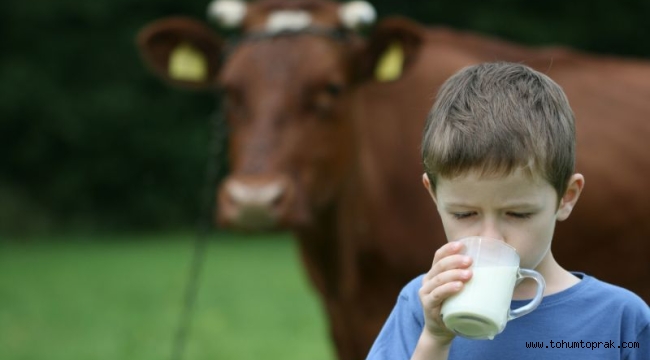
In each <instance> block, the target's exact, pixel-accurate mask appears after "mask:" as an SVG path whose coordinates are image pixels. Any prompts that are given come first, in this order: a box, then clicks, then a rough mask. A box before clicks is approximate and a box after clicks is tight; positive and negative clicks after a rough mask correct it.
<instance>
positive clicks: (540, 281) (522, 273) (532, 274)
mask: <svg viewBox="0 0 650 360" xmlns="http://www.w3.org/2000/svg"><path fill="white" fill-rule="evenodd" d="M517 277H518V279H517V280H518V281H517V282H519V280H520V279H524V278H531V279H533V280H535V282H537V292H536V293H535V297H534V298H533V299H532V300H531V301H530V302H529V303H528V304H526V305H524V306H522V307H520V308H517V309H514V310H510V312H509V313H508V321H510V320H512V319H516V318H518V317H520V316H524V315H526V314H528V313H529V312H531V311H533V310H535V309H536V308H537V306H538V305H539V304H540V303H541V302H542V297H543V294H544V289H545V288H546V281H544V277H543V276H542V274H540V273H538V272H537V271H535V270H530V269H519V272H518V276H517Z"/></svg>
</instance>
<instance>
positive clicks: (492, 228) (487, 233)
mask: <svg viewBox="0 0 650 360" xmlns="http://www.w3.org/2000/svg"><path fill="white" fill-rule="evenodd" d="M480 236H482V237H488V238H492V239H495V240H501V241H505V237H504V236H503V233H502V232H501V231H500V230H499V227H498V226H497V224H495V223H493V222H488V223H486V224H485V225H484V226H483V229H481V233H480Z"/></svg>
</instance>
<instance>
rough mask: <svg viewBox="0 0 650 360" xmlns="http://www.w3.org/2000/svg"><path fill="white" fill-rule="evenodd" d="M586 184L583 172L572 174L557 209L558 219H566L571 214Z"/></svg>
mask: <svg viewBox="0 0 650 360" xmlns="http://www.w3.org/2000/svg"><path fill="white" fill-rule="evenodd" d="M584 186H585V178H584V176H582V174H573V175H572V176H571V178H570V179H569V186H567V189H566V191H565V192H564V195H563V196H562V199H560V206H559V207H558V210H557V220H558V221H563V220H566V219H567V218H568V217H569V215H571V211H572V210H573V207H574V206H575V205H576V203H577V202H578V198H579V197H580V193H581V192H582V189H583V188H584Z"/></svg>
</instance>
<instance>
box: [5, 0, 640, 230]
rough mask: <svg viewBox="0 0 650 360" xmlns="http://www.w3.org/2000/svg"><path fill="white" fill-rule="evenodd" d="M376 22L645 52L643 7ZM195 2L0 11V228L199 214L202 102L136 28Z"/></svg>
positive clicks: (383, 4)
mask: <svg viewBox="0 0 650 360" xmlns="http://www.w3.org/2000/svg"><path fill="white" fill-rule="evenodd" d="M373 3H374V4H375V6H376V7H377V9H378V12H379V15H380V17H381V16H387V15H393V14H401V15H405V16H410V17H412V18H414V19H417V20H419V21H421V22H424V23H427V24H431V25H449V26H453V27H456V28H462V29H473V30H475V31H480V32H484V33H488V34H493V35H496V36H500V37H503V38H506V39H511V40H515V41H519V42H524V43H530V44H539V45H545V44H565V45H572V46H575V47H579V48H581V49H585V50H590V51H598V52H604V53H620V54H628V55H634V56H642V57H647V56H650V47H649V46H648V42H647V40H646V38H645V37H646V35H647V34H649V33H650V28H649V27H650V22H647V21H645V15H646V14H648V13H650V3H649V2H647V1H640V0H637V1H622V2H611V1H604V0H598V1H592V2H589V3H588V4H587V3H583V2H571V1H560V0H548V1H543V2H540V1H496V0H495V1H479V0H466V1H431V0H413V1H394V0H391V1H388V0H384V1H374V2H373ZM207 4H208V1H207V0H201V1H198V0H190V1H175V0H174V1H172V0H156V1H153V0H111V1H108V0H93V1H81V0H59V1H50V0H32V1H18V0H7V1H2V2H1V4H0V79H1V81H0V115H1V119H0V163H1V164H2V165H1V166H0V216H1V218H0V233H7V232H19V231H22V232H24V231H45V230H60V229H61V228H70V227H73V228H79V227H81V228H99V229H137V228H144V229H154V228H178V227H186V226H190V225H192V224H194V222H195V219H196V218H197V217H198V215H199V209H200V203H201V199H200V197H201V196H202V194H201V188H202V184H203V181H204V180H203V177H204V168H205V163H206V162H207V160H208V159H207V155H208V150H207V149H208V142H209V137H210V135H209V117H210V114H211V113H212V112H213V111H214V110H215V107H216V102H215V99H214V96H213V95H211V94H208V93H192V92H184V91H179V90H176V89H172V88H169V87H167V86H166V85H165V84H162V83H161V82H159V81H158V79H157V78H155V77H154V76H153V75H151V74H150V73H149V72H148V71H147V70H146V69H145V68H144V66H143V64H142V62H141V61H140V59H139V57H138V54H137V52H136V49H135V46H134V37H135V34H136V33H137V31H138V30H139V29H140V28H141V27H142V26H144V25H145V24H146V23H147V22H149V21H151V20H155V19H158V18H161V17H164V16H171V15H188V16H193V17H195V18H199V19H203V18H205V8H206V6H207Z"/></svg>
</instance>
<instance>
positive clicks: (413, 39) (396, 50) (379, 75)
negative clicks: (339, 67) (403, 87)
mask: <svg viewBox="0 0 650 360" xmlns="http://www.w3.org/2000/svg"><path fill="white" fill-rule="evenodd" d="M424 33H425V29H424V28H423V27H422V26H421V25H419V24H417V23H415V22H413V21H412V20H409V19H406V18H402V17H391V18H386V19H384V20H382V21H381V22H380V23H379V24H377V26H376V27H375V29H374V30H373V31H372V33H371V35H370V36H369V38H368V40H367V43H366V45H365V46H364V49H363V50H362V51H361V52H360V54H359V58H358V67H357V79H358V80H360V81H364V80H366V81H367V80H374V81H380V82H389V81H395V80H398V79H399V78H401V77H402V76H403V75H404V74H405V73H407V72H408V71H409V69H410V66H411V65H412V64H413V63H414V62H415V59H416V58H417V56H418V54H419V52H420V47H421V45H422V43H423V38H424Z"/></svg>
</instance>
